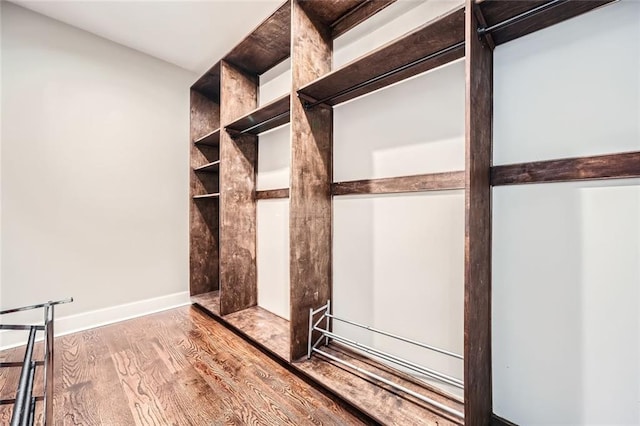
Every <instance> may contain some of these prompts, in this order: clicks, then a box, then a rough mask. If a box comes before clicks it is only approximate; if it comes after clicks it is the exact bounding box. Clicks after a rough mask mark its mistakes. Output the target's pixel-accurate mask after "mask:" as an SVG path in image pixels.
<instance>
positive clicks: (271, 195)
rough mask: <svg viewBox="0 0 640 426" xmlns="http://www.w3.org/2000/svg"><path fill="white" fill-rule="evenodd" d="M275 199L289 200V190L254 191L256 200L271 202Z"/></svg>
mask: <svg viewBox="0 0 640 426" xmlns="http://www.w3.org/2000/svg"><path fill="white" fill-rule="evenodd" d="M275 198H289V188H283V189H266V190H264V191H256V200H272V199H275Z"/></svg>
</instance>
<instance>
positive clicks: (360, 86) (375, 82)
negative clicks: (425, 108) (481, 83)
mask: <svg viewBox="0 0 640 426" xmlns="http://www.w3.org/2000/svg"><path fill="white" fill-rule="evenodd" d="M463 56H464V8H458V9H456V10H453V11H451V12H449V13H447V14H445V15H443V16H441V17H439V18H436V19H435V20H433V21H431V22H429V23H427V24H425V25H423V26H421V27H419V28H417V29H415V30H413V31H412V32H410V33H408V34H405V35H404V36H402V37H400V38H398V39H396V40H394V41H392V42H390V43H388V44H386V45H384V46H382V47H380V48H378V49H376V50H374V51H373V52H371V53H369V54H367V55H365V56H362V57H360V58H358V59H356V60H354V61H352V62H350V63H348V64H347V65H345V66H343V67H342V68H339V69H337V70H334V71H332V72H330V73H328V74H326V75H325V76H323V77H320V78H319V79H317V80H315V81H313V82H311V83H309V84H308V85H306V86H304V87H302V88H301V89H300V90H298V94H299V96H300V97H301V98H303V99H305V100H306V101H308V102H309V103H310V104H311V105H316V104H319V103H322V104H327V105H332V106H333V105H337V104H340V103H342V102H346V101H348V100H350V99H353V98H356V97H358V96H362V95H364V94H367V93H370V92H372V91H374V90H378V89H380V88H383V87H386V86H388V85H390V84H393V83H396V82H398V81H401V80H404V79H407V78H409V77H412V76H414V75H417V74H420V73H422V72H425V71H428V70H430V69H433V68H436V67H438V66H440V65H444V64H446V63H449V62H452V61H454V60H456V59H459V58H462V57H463Z"/></svg>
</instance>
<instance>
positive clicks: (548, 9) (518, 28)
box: [477, 0, 615, 46]
mask: <svg viewBox="0 0 640 426" xmlns="http://www.w3.org/2000/svg"><path fill="white" fill-rule="evenodd" d="M613 1H615V0H590V1H580V0H544V1H540V0H484V1H482V2H478V5H477V7H478V8H479V11H480V17H481V20H484V22H481V23H482V24H483V25H482V29H481V30H480V31H481V32H483V30H488V33H489V37H488V38H489V42H490V44H492V45H493V46H496V45H501V44H504V43H507V42H509V41H511V40H514V39H516V38H519V37H522V36H525V35H527V34H530V33H533V32H535V31H538V30H541V29H543V28H547V27H550V26H552V25H555V24H557V23H560V22H562V21H565V20H567V19H570V18H573V17H575V16H578V15H581V14H583V13H585V12H588V11H590V10H593V9H595V8H598V7H600V6H603V5H606V4H608V3H611V2H613ZM477 10H478V9H477ZM519 17H521V19H520V18H519ZM502 23H505V24H506V25H501V24H502ZM492 27H494V28H493V29H492Z"/></svg>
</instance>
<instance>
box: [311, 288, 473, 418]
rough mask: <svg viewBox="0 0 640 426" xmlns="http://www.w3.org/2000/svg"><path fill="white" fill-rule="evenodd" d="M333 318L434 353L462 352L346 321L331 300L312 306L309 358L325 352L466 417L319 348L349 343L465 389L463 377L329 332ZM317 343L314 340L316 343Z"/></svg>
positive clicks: (437, 404)
mask: <svg viewBox="0 0 640 426" xmlns="http://www.w3.org/2000/svg"><path fill="white" fill-rule="evenodd" d="M320 313H322V315H320V316H319V318H317V319H316V316H317V315H318V314H320ZM323 321H324V327H325V328H320V324H321V323H322V322H323ZM332 321H339V322H342V323H345V324H349V325H351V326H354V327H358V328H362V329H365V330H368V331H371V332H373V333H377V334H381V335H383V336H387V337H391V338H393V339H396V340H399V341H402V342H405V343H409V344H412V345H414V346H418V347H421V348H423V349H427V350H430V351H434V352H438V353H440V354H443V355H446V356H449V357H452V358H456V359H460V360H463V357H462V355H459V354H456V353H454V352H451V351H447V350H445V349H440V348H437V347H435V346H431V345H427V344H425V343H421V342H418V341H415V340H412V339H407V338H405V337H402V336H398V335H396V334H393V333H389V332H386V331H383V330H379V329H377V328H373V327H369V326H367V325H363V324H359V323H357V322H355V321H350V320H346V319H344V318H339V317H336V316H335V315H333V314H332V313H331V301H327V304H326V305H324V306H321V307H320V308H318V309H316V310H313V309H309V343H308V348H307V358H311V355H312V354H314V353H317V354H319V355H322V356H323V357H325V358H327V359H330V360H331V361H334V362H336V363H338V364H341V365H343V366H345V367H347V368H349V369H351V370H354V371H356V372H358V373H361V374H364V375H365V376H368V377H370V378H372V379H374V380H377V381H379V382H382V383H384V384H386V385H388V386H391V387H393V388H395V389H397V390H399V391H401V392H404V393H406V394H408V395H411V396H413V397H414V398H417V399H419V400H421V401H423V402H426V403H427V404H430V405H432V406H434V407H436V408H439V409H440V410H442V411H445V412H446V413H449V414H451V415H453V416H456V417H458V418H460V419H464V413H461V412H460V411H458V410H455V409H452V408H450V407H448V406H446V405H444V404H442V403H440V402H438V401H435V400H433V399H431V398H429V397H426V396H424V395H421V394H419V393H417V392H415V391H413V390H411V389H408V388H406V387H404V386H402V385H399V384H397V383H394V382H392V381H391V380H388V379H386V378H384V377H381V376H379V375H377V374H375V373H372V372H370V371H367V370H364V369H362V368H360V367H357V366H356V365H354V364H352V363H350V362H348V361H345V360H343V359H340V358H338V357H335V356H333V355H331V354H329V353H327V352H325V351H323V350H321V349H318V346H319V345H320V344H321V343H322V342H323V341H324V344H325V345H328V344H329V340H335V341H336V342H338V343H341V344H343V345H345V346H348V347H351V348H353V349H356V350H359V351H362V352H365V353H367V354H370V355H373V356H375V357H377V358H380V359H382V360H384V361H387V362H390V363H393V364H396V365H399V366H401V367H404V368H406V369H408V370H411V371H414V372H416V373H419V374H422V375H424V376H426V377H429V378H431V379H434V380H438V381H440V382H442V383H446V384H449V385H452V386H455V387H457V388H460V389H464V383H463V381H462V380H460V379H457V378H455V377H452V376H449V375H447V374H444V373H441V372H439V371H436V370H433V369H430V368H427V367H423V366H421V365H418V364H416V363H414V362H411V361H408V360H406V359H403V358H400V357H398V356H396V355H392V354H390V353H387V352H384V351H381V350H379V349H376V348H373V347H371V346H367V345H363V344H361V343H358V342H356V341H355V340H352V339H348V338H346V337H343V336H340V335H338V334H336V333H333V332H331V331H329V329H330V328H331V322H332ZM314 333H315V334H316V336H317V333H320V335H319V337H317V339H316V340H315V342H314V340H313V337H314ZM312 342H314V343H312Z"/></svg>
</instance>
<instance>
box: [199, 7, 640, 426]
mask: <svg viewBox="0 0 640 426" xmlns="http://www.w3.org/2000/svg"><path fill="white" fill-rule="evenodd" d="M394 1H395V0H308V1H307V0H304V1H303V0H288V1H286V2H285V3H284V4H282V5H281V6H280V7H279V8H278V9H277V10H276V11H275V12H274V13H273V14H272V15H271V16H269V17H268V18H267V19H266V20H265V21H264V22H263V23H262V24H260V25H259V26H258V27H257V28H256V29H255V30H254V31H253V32H252V33H251V34H249V35H248V36H247V37H246V38H245V39H244V40H242V41H241V42H240V43H239V44H238V45H237V46H236V47H235V48H233V49H232V50H231V52H229V53H228V54H227V55H226V56H224V57H223V58H222V59H221V61H220V62H218V63H217V64H216V65H214V66H213V67H212V68H211V69H210V70H209V71H207V73H205V75H203V76H202V77H201V78H200V79H199V80H198V81H197V82H196V83H195V84H194V85H193V86H192V88H191V141H193V143H192V144H191V145H192V146H191V169H192V170H191V196H192V199H191V257H190V259H191V263H190V264H191V269H190V270H191V295H192V301H193V303H195V304H197V305H198V306H200V307H201V308H203V309H205V310H206V311H207V312H209V313H211V314H212V315H214V316H215V317H216V318H218V319H219V320H220V321H221V322H223V323H224V324H226V325H227V326H229V327H230V328H232V329H234V330H235V331H236V332H238V333H239V334H241V335H242V336H244V337H245V338H246V339H248V340H250V341H251V342H253V343H254V344H256V345H257V346H259V347H261V348H262V349H264V350H265V351H267V352H269V353H271V354H272V355H273V356H275V357H277V358H278V359H279V360H281V361H282V362H285V363H289V366H290V367H291V368H292V369H293V370H296V371H298V372H299V373H300V374H302V375H304V376H306V377H307V378H309V379H310V380H313V381H315V382H316V383H317V384H318V385H319V386H322V387H324V388H325V389H327V390H329V391H330V392H332V393H333V394H335V395H338V396H339V397H340V398H343V399H344V400H346V401H348V403H349V404H353V405H354V406H356V407H358V408H359V409H361V410H362V411H364V412H366V413H369V414H370V416H371V417H372V418H374V419H377V420H378V421H379V422H380V423H394V422H396V421H399V422H400V424H417V423H420V422H423V421H426V422H428V423H438V424H461V420H460V419H459V418H458V419H452V418H451V417H447V415H446V414H444V413H442V412H439V411H438V409H436V408H435V407H433V406H432V407H427V406H425V405H424V404H421V403H418V404H416V401H415V400H412V399H411V397H408V396H407V395H400V394H399V393H398V392H396V391H393V390H391V389H390V388H387V387H385V385H383V384H381V383H374V381H373V380H369V379H365V378H364V377H361V376H358V373H354V372H353V371H347V370H345V369H344V368H343V367H340V366H338V365H334V364H332V363H331V362H327V360H322V359H318V358H314V357H312V358H311V359H310V360H305V359H303V358H304V356H305V355H306V353H307V343H308V336H309V330H308V314H309V309H310V308H311V309H316V308H318V307H319V306H321V305H322V304H324V303H326V301H327V300H329V299H330V297H331V294H332V264H331V262H332V254H331V253H332V220H333V218H332V207H333V206H332V203H333V197H334V196H340V195H348V194H391V193H402V192H425V191H437V190H451V189H457V190H460V189H464V191H465V271H464V277H465V278H464V281H465V290H464V291H465V299H464V300H465V304H464V336H465V337H464V383H465V389H464V403H461V401H460V400H459V398H456V397H452V396H451V395H445V394H443V393H441V392H440V391H438V390H437V389H430V388H429V386H426V387H424V386H421V385H419V384H415V383H407V384H406V386H407V387H412V386H420V387H421V390H422V391H424V390H425V389H426V392H427V393H429V392H431V393H429V394H430V395H431V394H433V399H435V400H438V401H441V402H442V403H444V404H448V406H450V407H455V409H456V410H459V411H462V410H464V417H465V418H464V424H467V425H472V426H475V425H478V426H480V425H482V426H484V425H488V424H491V422H492V421H495V422H496V424H506V421H504V420H501V419H499V418H497V417H495V415H494V414H493V407H492V371H491V368H492V358H491V251H492V246H491V233H492V222H491V220H492V215H491V207H492V206H491V191H492V187H493V186H497V185H511V184H520V183H532V182H566V181H571V180H584V179H613V178H625V177H640V170H639V168H638V164H640V158H639V157H638V155H639V153H638V152H632V153H618V154H616V153H612V154H611V155H605V156H595V157H583V158H573V159H556V160H549V161H543V162H531V163H522V164H511V165H500V166H492V143H493V135H492V119H493V50H494V48H495V46H496V45H500V44H503V43H506V42H509V41H511V40H514V39H516V38H518V37H521V36H524V35H526V34H529V33H532V32H534V31H538V30H540V29H543V28H546V27H548V26H551V25H555V24H557V23H559V22H562V21H564V20H566V19H569V18H572V17H574V16H577V15H580V14H582V13H585V12H587V11H589V10H592V9H595V8H597V7H600V6H602V5H605V4H607V3H610V2H612V1H613V0H589V1H579V0H544V1H532V0H482V1H480V0H466V4H465V6H464V7H461V8H457V9H455V10H452V11H450V12H448V13H446V14H444V15H442V16H440V17H438V18H436V19H434V20H432V21H430V22H428V23H425V24H424V25H422V26H420V27H418V28H416V29H414V30H412V31H410V32H408V33H407V34H405V35H404V36H402V37H399V38H397V39H396V40H394V41H392V42H390V43H387V44H385V45H384V46H382V47H380V48H378V49H375V50H373V51H372V52H370V53H368V54H366V55H363V56H361V57H360V58H358V59H356V60H354V61H352V62H350V63H348V64H346V65H344V66H342V67H340V68H339V69H336V70H332V69H331V64H332V54H333V39H335V38H336V37H338V36H339V35H341V34H344V33H345V32H346V31H348V30H349V29H351V28H353V27H354V26H356V25H357V24H359V23H360V22H363V21H364V20H366V19H367V18H369V17H370V16H372V15H374V14H375V13H377V12H379V11H380V10H382V9H384V8H385V7H387V6H389V5H390V4H392V3H393V2H394ZM288 57H291V74H292V86H291V91H290V94H291V95H290V94H287V95H284V96H282V97H280V98H278V99H276V100H275V101H273V102H270V103H269V104H267V105H264V106H262V107H259V108H258V103H257V102H258V91H259V77H260V75H261V74H263V73H264V72H266V71H267V70H269V69H271V68H272V67H274V66H275V65H277V64H279V63H280V62H282V61H283V60H285V59H286V58H288ZM461 58H464V60H465V73H466V111H465V117H466V120H465V155H466V160H465V161H466V163H465V170H464V171H447V172H443V173H431V174H424V175H415V176H398V177H391V178H383V179H366V180H357V181H348V182H333V169H332V167H333V109H332V108H331V107H332V106H334V105H338V104H340V103H342V102H345V101H348V100H350V99H354V98H356V97H359V96H362V95H364V94H367V93H370V92H372V91H375V90H378V89H381V88H383V87H386V86H388V85H390V84H393V83H396V82H399V81H402V80H404V79H407V78H409V77H412V76H415V75H418V74H420V73H423V72H426V71H428V70H431V69H433V68H436V67H439V66H441V65H444V64H447V63H450V62H452V61H455V60H457V59H461ZM426 95H428V94H426ZM316 106H318V108H315V107H316ZM287 122H289V123H291V141H292V143H291V152H290V160H291V161H290V165H291V178H290V187H289V188H280V189H272V190H263V191H259V190H256V170H257V157H258V156H257V153H258V143H257V142H258V134H260V133H262V132H264V131H267V130H269V129H272V128H275V127H277V126H280V125H282V124H285V123H287ZM220 129H224V130H220ZM203 164H204V166H203ZM220 181H222V182H224V188H220V186H219V182H220ZM217 198H219V199H220V202H214V203H208V202H198V200H202V199H217ZM276 198H288V199H289V203H288V204H289V218H290V220H289V243H290V252H291V253H295V258H294V256H293V255H291V256H290V259H289V261H290V262H289V269H290V312H291V318H290V320H288V321H287V320H285V319H283V318H280V317H278V316H277V315H275V314H273V313H271V312H268V311H267V310H265V309H263V308H261V307H259V306H257V267H256V251H257V250H256V202H257V200H264V199H276ZM220 226H222V229H219V228H220ZM327 351H331V353H332V354H334V355H336V356H343V355H344V351H342V352H341V350H340V349H337V348H336V346H335V345H330V346H329V347H328V348H327ZM350 356H351V357H353V356H354V355H353V354H351V355H350ZM356 357H361V356H360V355H357V356H356ZM354 362H356V363H357V364H358V365H362V366H363V367H364V366H365V365H366V366H368V367H367V368H375V369H376V371H378V373H377V374H379V375H380V376H384V375H387V374H396V373H397V370H395V371H391V370H392V369H390V368H388V367H387V366H384V365H382V364H376V363H375V362H374V361H372V360H371V359H370V358H366V357H361V358H360V359H358V360H356V361H354ZM385 377H386V376H385ZM408 382H411V380H408ZM446 408H447V407H445V411H446ZM425 419H426V420H425Z"/></svg>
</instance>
